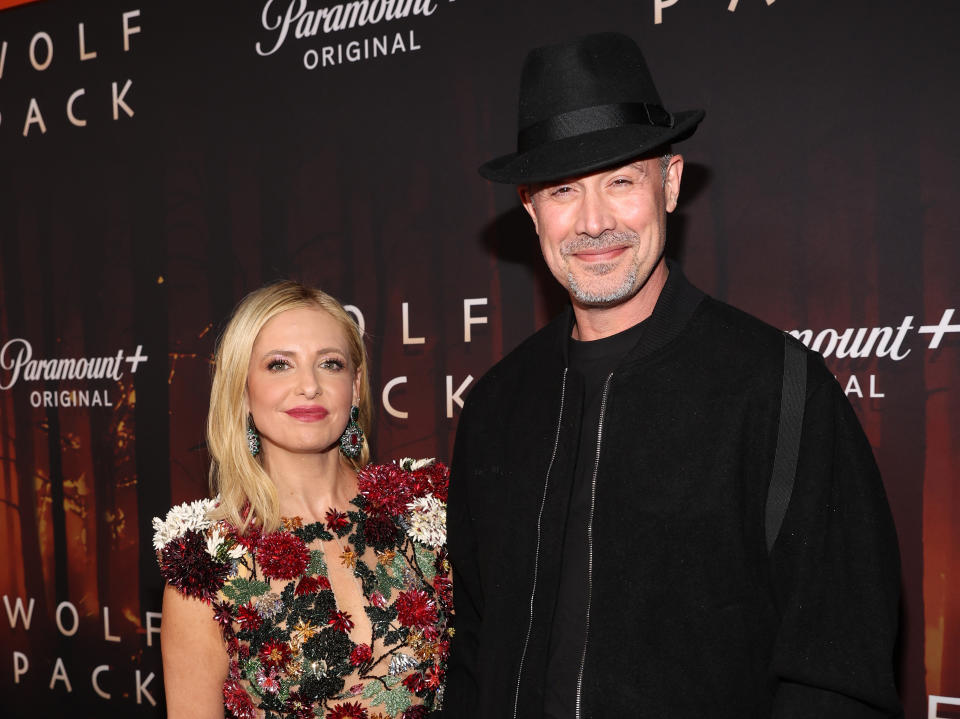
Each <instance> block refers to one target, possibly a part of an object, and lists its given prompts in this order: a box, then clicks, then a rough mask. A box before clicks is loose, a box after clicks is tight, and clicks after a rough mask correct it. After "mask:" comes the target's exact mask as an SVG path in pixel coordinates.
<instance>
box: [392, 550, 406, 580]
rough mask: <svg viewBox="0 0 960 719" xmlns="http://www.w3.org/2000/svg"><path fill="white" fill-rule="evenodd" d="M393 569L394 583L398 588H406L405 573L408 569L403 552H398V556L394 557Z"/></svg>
mask: <svg viewBox="0 0 960 719" xmlns="http://www.w3.org/2000/svg"><path fill="white" fill-rule="evenodd" d="M391 568H392V569H393V579H394V584H393V586H395V587H396V588H397V589H403V588H404V586H405V585H404V582H403V575H404V573H405V572H406V571H407V569H408V565H407V560H406V559H404V557H403V554H402V553H400V552H397V556H395V557H394V558H393V564H392V565H391Z"/></svg>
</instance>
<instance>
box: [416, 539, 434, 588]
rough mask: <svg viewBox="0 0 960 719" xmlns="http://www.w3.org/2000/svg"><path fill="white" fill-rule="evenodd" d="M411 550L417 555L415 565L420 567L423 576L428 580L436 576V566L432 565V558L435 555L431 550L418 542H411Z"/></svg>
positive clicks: (430, 580)
mask: <svg viewBox="0 0 960 719" xmlns="http://www.w3.org/2000/svg"><path fill="white" fill-rule="evenodd" d="M413 551H414V554H416V556H417V566H419V567H420V571H421V572H423V576H424V578H425V579H426V580H427V581H428V582H432V581H433V578H434V577H435V576H437V570H436V567H434V560H435V559H436V557H435V556H434V554H433V552H431V551H430V550H429V549H427V548H426V547H424V546H423V545H422V544H420V543H419V542H414V543H413Z"/></svg>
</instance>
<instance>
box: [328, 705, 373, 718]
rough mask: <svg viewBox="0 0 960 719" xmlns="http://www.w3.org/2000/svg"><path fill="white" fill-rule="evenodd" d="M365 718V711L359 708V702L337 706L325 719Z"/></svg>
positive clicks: (366, 715)
mask: <svg viewBox="0 0 960 719" xmlns="http://www.w3.org/2000/svg"><path fill="white" fill-rule="evenodd" d="M367 717H368V714H367V710H366V709H364V708H363V707H362V706H360V702H344V703H343V704H337V705H336V706H335V707H334V708H333V709H331V710H330V711H328V712H327V719H367Z"/></svg>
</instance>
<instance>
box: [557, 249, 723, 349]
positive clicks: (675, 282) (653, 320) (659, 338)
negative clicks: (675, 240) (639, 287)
mask: <svg viewBox="0 0 960 719" xmlns="http://www.w3.org/2000/svg"><path fill="white" fill-rule="evenodd" d="M667 269H668V270H669V274H668V275H667V281H666V283H664V285H663V289H662V290H661V291H660V296H659V297H658V298H657V304H656V305H655V306H654V308H653V313H652V314H651V315H650V318H649V322H648V324H647V327H646V328H645V329H644V331H643V334H642V335H641V337H640V341H639V342H637V344H636V346H635V347H634V348H633V349H631V350H630V351H629V352H628V353H627V356H626V357H625V358H624V360H623V363H624V364H627V363H631V362H636V361H638V360H641V359H644V358H645V357H648V356H649V355H651V354H653V353H654V352H656V351H657V350H659V349H660V348H661V347H664V346H666V345H667V344H669V343H670V342H671V341H672V340H674V339H675V338H676V337H677V336H678V335H679V334H680V333H681V332H682V331H683V328H684V327H685V326H686V324H687V322H689V321H690V318H691V317H693V313H694V312H695V311H696V309H697V306H698V305H699V304H700V302H701V300H703V299H704V298H705V297H706V295H705V294H704V293H703V292H701V291H700V290H698V289H697V288H696V287H694V286H693V285H692V284H690V282H689V281H688V280H687V278H686V277H685V276H684V274H683V271H682V270H681V269H680V265H678V264H677V263H676V262H674V261H673V260H667ZM574 320H575V317H574V314H573V307H572V306H571V305H567V306H566V308H565V309H564V311H563V313H561V314H560V316H559V317H557V318H556V319H555V320H553V321H552V322H551V323H550V326H551V329H552V332H553V333H555V334H556V336H555V341H556V347H557V350H558V351H559V352H560V356H561V357H562V358H563V366H564V367H567V366H569V364H570V362H569V359H570V358H569V351H570V334H571V332H572V331H573V324H574Z"/></svg>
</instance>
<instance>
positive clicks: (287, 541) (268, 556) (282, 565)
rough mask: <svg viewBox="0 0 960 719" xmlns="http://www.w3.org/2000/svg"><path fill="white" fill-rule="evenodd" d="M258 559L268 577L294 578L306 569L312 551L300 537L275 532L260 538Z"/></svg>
mask: <svg viewBox="0 0 960 719" xmlns="http://www.w3.org/2000/svg"><path fill="white" fill-rule="evenodd" d="M257 561H258V562H260V566H261V568H262V569H263V574H264V576H265V577H267V578H268V579H294V578H296V577H299V576H300V575H301V574H303V573H304V571H306V569H307V564H308V563H309V562H310V551H309V550H308V549H307V545H306V544H304V542H303V540H302V539H300V538H299V537H295V536H294V535H292V534H290V533H289V532H273V533H272V534H267V535H265V536H264V537H263V538H262V539H261V540H260V546H259V547H258V548H257Z"/></svg>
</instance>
